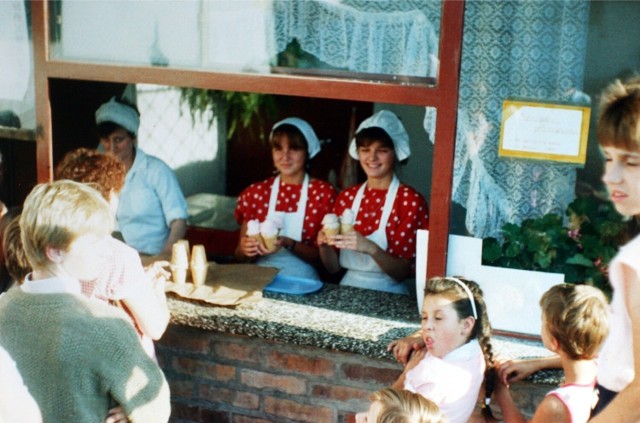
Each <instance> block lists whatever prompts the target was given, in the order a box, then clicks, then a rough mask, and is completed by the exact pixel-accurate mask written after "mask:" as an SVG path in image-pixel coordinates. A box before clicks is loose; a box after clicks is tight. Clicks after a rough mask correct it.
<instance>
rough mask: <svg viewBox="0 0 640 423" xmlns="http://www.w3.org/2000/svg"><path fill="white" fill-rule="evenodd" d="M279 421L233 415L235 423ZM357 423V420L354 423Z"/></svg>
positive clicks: (270, 422)
mask: <svg viewBox="0 0 640 423" xmlns="http://www.w3.org/2000/svg"><path fill="white" fill-rule="evenodd" d="M274 422H277V420H265V419H263V418H260V417H251V416H241V415H239V414H234V415H233V423H274ZM353 423H355V420H354V422H353Z"/></svg>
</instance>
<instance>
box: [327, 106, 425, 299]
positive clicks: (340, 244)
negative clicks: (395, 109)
mask: <svg viewBox="0 0 640 423" xmlns="http://www.w3.org/2000/svg"><path fill="white" fill-rule="evenodd" d="M349 154H350V155H351V157H353V158H354V159H357V160H359V161H360V166H361V167H362V169H363V170H364V172H365V174H366V175H367V181H366V182H365V183H363V184H360V185H356V186H354V187H351V188H349V189H347V190H345V191H343V192H341V193H340V195H339V196H338V198H337V200H336V204H335V206H334V211H333V212H334V213H335V214H336V215H338V216H342V214H343V212H344V210H345V209H351V210H353V212H354V214H355V216H356V223H355V226H354V229H355V231H353V232H350V233H347V234H341V235H334V236H332V237H331V239H328V238H327V236H326V235H325V234H324V232H322V231H321V232H320V233H319V234H318V246H319V248H320V257H321V259H322V262H323V264H324V265H325V267H326V268H327V270H328V271H329V272H331V273H335V272H338V271H339V270H340V268H341V267H342V268H346V269H347V273H346V274H345V275H344V277H343V278H342V281H341V282H340V284H341V285H347V286H356V287H360V288H368V289H376V290H380V291H387V292H394V293H403V294H407V293H408V292H409V291H408V289H407V286H406V284H403V283H402V282H403V281H405V280H407V279H409V278H411V277H412V274H413V265H414V261H415V256H416V244H415V243H416V231H417V230H418V229H427V228H428V225H429V210H428V206H427V202H426V201H425V199H424V198H423V197H422V195H420V193H418V192H417V191H416V190H415V189H413V188H411V187H410V186H408V185H405V184H401V183H400V182H399V181H398V178H397V177H396V175H395V172H394V169H395V166H396V162H398V161H402V160H405V159H406V158H408V157H409V155H410V154H411V151H410V149H409V136H408V134H407V132H406V130H405V128H404V126H403V125H402V122H400V120H399V119H398V117H397V116H396V115H395V114H393V113H392V112H390V111H387V110H382V111H380V112H378V113H376V114H374V115H373V116H371V117H369V118H368V119H366V120H365V121H364V122H362V123H361V124H360V126H359V127H358V130H357V131H356V137H355V139H354V140H352V141H351V145H350V146H349ZM329 244H331V245H329Z"/></svg>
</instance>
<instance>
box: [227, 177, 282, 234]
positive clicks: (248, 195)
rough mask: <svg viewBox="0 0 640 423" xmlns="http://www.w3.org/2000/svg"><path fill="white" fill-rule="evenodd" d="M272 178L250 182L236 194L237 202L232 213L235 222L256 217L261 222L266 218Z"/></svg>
mask: <svg viewBox="0 0 640 423" xmlns="http://www.w3.org/2000/svg"><path fill="white" fill-rule="evenodd" d="M273 179H274V178H269V179H267V180H265V181H261V182H256V183H254V184H251V185H250V186H249V187H248V188H246V189H245V190H244V191H242V192H241V193H240V195H239V196H238V204H237V205H236V209H235V211H234V213H233V215H234V217H235V219H236V222H238V224H239V225H242V222H244V221H246V220H251V219H258V220H260V221H261V222H262V221H263V220H264V219H266V217H267V212H268V211H269V195H270V193H271V185H272V184H273Z"/></svg>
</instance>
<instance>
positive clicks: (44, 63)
mask: <svg viewBox="0 0 640 423" xmlns="http://www.w3.org/2000/svg"><path fill="white" fill-rule="evenodd" d="M31 8H32V31H33V47H34V53H33V54H34V75H35V76H34V80H35V97H36V156H37V157H36V160H37V171H38V182H47V181H50V180H52V179H53V170H52V169H53V157H52V147H53V142H52V137H51V134H52V125H51V103H50V98H49V80H50V79H52V78H57V79H77V80H87V81H101V82H120V83H146V84H158V85H169V86H185V85H188V86H190V87H195V88H203V89H216V90H225V91H244V92H256V93H267V94H277V95H293V96H304V97H317V98H328V99H336V100H356V101H369V102H380V103H395V104H405V105H414V106H430V107H435V108H436V109H437V119H436V136H435V138H436V141H435V145H434V157H433V162H434V163H433V173H432V175H431V199H430V209H431V214H430V224H429V226H430V230H429V246H428V256H429V262H428V266H427V277H433V276H437V275H444V274H445V272H446V261H447V247H448V239H449V218H450V206H451V181H452V175H453V160H454V151H455V134H456V116H457V108H458V82H459V76H460V57H461V50H462V29H463V18H464V0H444V1H443V4H442V16H441V26H440V46H439V52H440V66H439V70H438V78H437V83H436V84H435V85H434V86H415V85H414V86H409V85H398V84H393V83H385V82H368V81H361V80H344V79H332V78H323V77H310V76H302V75H289V74H275V75H274V74H271V75H252V74H234V73H221V72H213V71H209V70H186V69H169V68H158V67H144V66H127V65H103V64H89V63H80V62H72V61H61V60H51V59H50V58H49V36H48V34H49V22H50V20H49V13H48V12H49V10H48V2H47V0H37V1H34V2H32V4H31ZM185 81H188V83H185Z"/></svg>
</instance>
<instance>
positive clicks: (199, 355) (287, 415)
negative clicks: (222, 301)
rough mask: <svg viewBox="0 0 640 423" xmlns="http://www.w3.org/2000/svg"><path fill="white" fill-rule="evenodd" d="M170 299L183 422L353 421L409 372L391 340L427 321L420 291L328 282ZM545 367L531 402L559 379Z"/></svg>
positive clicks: (170, 361) (167, 365) (523, 353)
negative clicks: (257, 295)
mask: <svg viewBox="0 0 640 423" xmlns="http://www.w3.org/2000/svg"><path fill="white" fill-rule="evenodd" d="M169 307H170V309H171V314H172V319H171V325H170V327H169V329H168V331H167V333H166V334H165V336H164V337H163V338H162V340H161V341H160V342H159V343H158V344H157V350H158V357H159V361H160V363H161V365H162V366H163V368H164V370H165V373H166V374H167V377H168V379H169V381H170V384H171V388H172V401H173V405H174V414H173V416H174V417H173V419H174V421H203V422H204V421H216V422H218V421H220V422H226V421H229V422H258V421H259V422H265V421H274V422H294V421H295V422H298V421H309V422H325V421H326V422H333V421H351V420H350V419H352V415H353V412H355V411H361V410H364V409H366V408H367V407H368V397H369V395H370V393H371V392H373V391H375V390H377V389H379V388H381V387H383V386H388V385H389V384H391V383H393V382H394V381H395V380H396V379H397V377H398V376H399V374H400V370H401V367H400V365H399V364H397V363H396V362H395V361H394V360H393V357H392V356H391V355H390V354H389V353H387V352H386V346H387V345H388V344H389V342H391V341H392V340H394V339H397V338H400V337H403V336H406V335H408V334H410V333H413V332H415V331H416V330H418V329H419V327H420V319H419V314H418V309H417V305H416V301H415V299H411V298H409V297H407V296H403V295H394V294H388V293H382V292H377V291H371V290H363V289H358V288H352V287H340V286H337V285H327V284H325V285H324V286H323V288H322V289H320V290H319V291H317V292H315V293H313V294H308V295H287V294H277V293H271V292H266V291H265V292H264V294H263V298H262V299H261V300H259V301H255V302H248V303H243V304H240V305H238V306H236V307H216V306H211V305H207V304H202V303H199V302H194V301H191V300H186V299H182V298H175V297H171V298H169ZM493 344H494V349H495V350H496V351H497V352H498V353H500V354H501V355H502V356H507V357H532V356H543V355H548V354H549V352H548V351H547V350H546V349H545V348H544V347H543V346H542V345H541V344H540V343H538V342H533V341H523V340H513V339H510V338H501V337H495V339H493ZM537 376H538V379H532V380H530V381H529V382H527V383H524V384H520V388H521V389H520V388H518V389H520V390H521V391H522V392H521V394H522V395H520V396H521V400H520V402H521V405H522V406H523V407H524V408H525V410H527V409H530V410H529V411H531V410H533V408H534V407H535V404H532V403H535V401H538V400H539V398H541V395H542V394H544V392H546V391H547V390H549V389H550V387H549V386H548V385H547V383H555V382H557V379H558V376H557V373H556V374H554V373H553V372H552V373H550V374H546V375H545V374H544V373H540V374H538V375H537ZM541 377H542V378H541ZM545 378H546V379H545ZM514 389H516V388H514ZM532 407H533V408H532Z"/></svg>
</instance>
